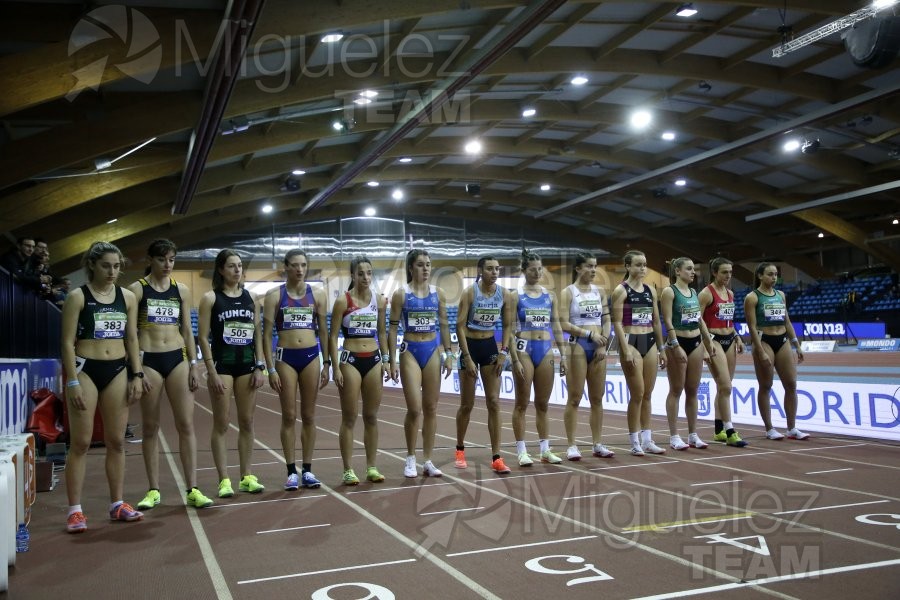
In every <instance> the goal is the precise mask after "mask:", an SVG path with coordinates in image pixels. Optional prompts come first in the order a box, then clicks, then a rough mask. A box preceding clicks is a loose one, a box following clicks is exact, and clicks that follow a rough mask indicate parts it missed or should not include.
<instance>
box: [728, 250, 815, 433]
mask: <svg viewBox="0 0 900 600" xmlns="http://www.w3.org/2000/svg"><path fill="white" fill-rule="evenodd" d="M777 280H778V267H776V266H775V264H774V263H770V262H763V263H760V264H759V266H758V267H756V281H755V283H756V289H754V290H753V291H752V292H750V293H749V294H747V297H746V298H744V315H745V317H746V319H747V328H748V329H750V339H751V342H752V344H753V367H754V369H756V379H757V381H758V382H759V386H758V387H757V390H756V394H757V395H756V403H757V406H759V414H760V416H761V417H762V420H763V423H764V424H765V426H766V437H767V438H768V439H770V440H782V439H784V435H782V434H781V433H779V432H778V430H777V429H775V428H774V427H773V426H772V407H771V405H770V400H769V394H770V393H771V392H772V381H773V379H774V376H775V373H776V372H777V373H778V378H779V379H780V380H781V385H782V387H784V412H785V417H786V418H787V426H788V432H787V436H788V438H789V439H792V440H807V439H809V434H808V433H803V432H802V431H800V430H799V429H797V363H798V362H803V350H802V349H801V348H800V342H799V341H798V340H797V334H796V333H795V332H794V326H793V325H792V324H791V318H790V317H789V316H788V311H787V303H786V302H785V299H784V293H783V292H779V291H778V290H776V289H775V282H776V281H777ZM791 346H793V347H794V350H795V351H796V352H797V358H796V360H795V359H794V353H793V352H791Z"/></svg>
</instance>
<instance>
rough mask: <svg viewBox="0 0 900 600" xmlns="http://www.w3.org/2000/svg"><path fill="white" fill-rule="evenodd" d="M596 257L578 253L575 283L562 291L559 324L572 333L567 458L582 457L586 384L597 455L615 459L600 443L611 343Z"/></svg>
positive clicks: (568, 385)
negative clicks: (578, 434) (579, 434)
mask: <svg viewBox="0 0 900 600" xmlns="http://www.w3.org/2000/svg"><path fill="white" fill-rule="evenodd" d="M596 273H597V259H596V257H594V255H593V254H590V253H589V252H579V253H578V254H576V255H575V265H574V267H573V268H572V285H569V286H568V287H566V288H565V289H564V290H563V291H562V293H561V294H560V302H559V324H560V327H562V330H563V331H564V332H566V333H568V334H569V349H570V354H569V368H568V370H567V371H566V387H567V388H568V390H569V395H568V399H567V402H566V409H565V412H564V413H563V421H564V423H565V426H566V438H567V440H568V443H569V448H568V450H566V458H568V459H569V460H581V452H580V451H579V450H578V446H577V445H576V444H575V429H576V426H577V419H578V405H579V404H580V403H581V397H582V395H583V394H584V388H585V383H587V390H588V401H589V402H590V406H591V416H590V425H591V441H592V442H593V443H592V450H593V454H594V456H596V457H598V458H612V457H613V456H615V453H614V452H613V451H612V450H610V449H609V448H607V447H606V446H604V445H603V444H602V443H600V436H601V434H602V432H603V394H604V392H605V388H606V347H607V344H608V343H609V328H610V325H609V305H608V303H607V301H606V293H605V292H604V291H603V288H601V287H599V286H597V285H595V284H594V283H593V281H594V276H595V275H596Z"/></svg>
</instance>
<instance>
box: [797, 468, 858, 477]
mask: <svg viewBox="0 0 900 600" xmlns="http://www.w3.org/2000/svg"><path fill="white" fill-rule="evenodd" d="M852 470H853V469H852V468H849V467H848V468H846V469H828V470H827V471H809V472H808V473H804V475H819V474H820V473H840V472H841V471H852Z"/></svg>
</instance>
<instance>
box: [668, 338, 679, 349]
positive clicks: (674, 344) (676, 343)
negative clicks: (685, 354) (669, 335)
mask: <svg viewBox="0 0 900 600" xmlns="http://www.w3.org/2000/svg"><path fill="white" fill-rule="evenodd" d="M680 345H681V343H680V342H679V341H678V340H677V339H676V340H669V341H668V342H666V346H668V347H669V348H676V347H678V346H680Z"/></svg>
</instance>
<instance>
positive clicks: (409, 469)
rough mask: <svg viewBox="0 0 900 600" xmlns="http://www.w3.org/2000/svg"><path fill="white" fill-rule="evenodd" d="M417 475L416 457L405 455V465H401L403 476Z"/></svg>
mask: <svg viewBox="0 0 900 600" xmlns="http://www.w3.org/2000/svg"><path fill="white" fill-rule="evenodd" d="M418 475H419V473H418V471H416V457H415V456H407V457H406V465H404V466H403V476H404V477H417V476H418Z"/></svg>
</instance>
